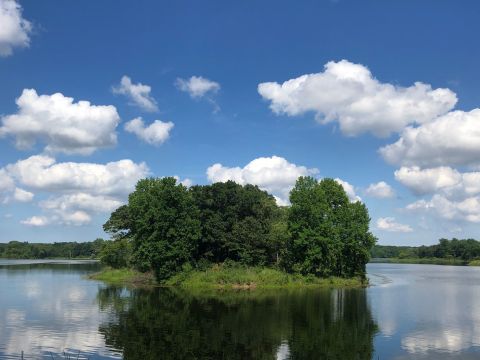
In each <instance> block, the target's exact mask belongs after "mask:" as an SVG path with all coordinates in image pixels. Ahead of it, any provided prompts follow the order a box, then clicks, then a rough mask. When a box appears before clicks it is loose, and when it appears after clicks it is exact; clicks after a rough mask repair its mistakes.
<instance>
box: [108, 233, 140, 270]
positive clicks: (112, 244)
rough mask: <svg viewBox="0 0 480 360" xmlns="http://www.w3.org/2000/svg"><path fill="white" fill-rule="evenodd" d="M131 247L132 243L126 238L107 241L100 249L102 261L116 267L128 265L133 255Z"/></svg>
mask: <svg viewBox="0 0 480 360" xmlns="http://www.w3.org/2000/svg"><path fill="white" fill-rule="evenodd" d="M131 247H132V246H131V244H130V243H129V242H128V240H127V239H125V238H123V239H117V240H114V241H106V242H105V244H104V246H103V248H102V250H101V251H100V261H101V262H102V264H104V265H107V266H110V267H112V268H114V269H120V268H124V267H127V266H129V265H130V258H131V256H132V255H131V254H132V249H131Z"/></svg>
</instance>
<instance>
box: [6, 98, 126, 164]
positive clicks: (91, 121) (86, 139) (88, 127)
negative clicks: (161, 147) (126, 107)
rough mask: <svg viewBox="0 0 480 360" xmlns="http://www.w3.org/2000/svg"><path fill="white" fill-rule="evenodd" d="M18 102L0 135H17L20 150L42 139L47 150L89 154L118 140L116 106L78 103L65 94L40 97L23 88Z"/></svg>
mask: <svg viewBox="0 0 480 360" xmlns="http://www.w3.org/2000/svg"><path fill="white" fill-rule="evenodd" d="M16 103H17V105H18V108H19V110H18V112H17V113H16V114H12V115H7V116H4V117H2V118H1V120H2V123H3V126H2V127H0V137H1V136H5V135H11V136H14V137H15V140H16V146H17V148H19V149H27V148H30V147H31V146H33V145H34V144H35V143H36V142H37V141H40V142H43V143H45V144H46V147H45V150H46V151H47V152H63V153H67V154H82V155H89V154H91V153H93V152H94V151H95V150H97V149H99V148H104V147H110V146H113V145H115V144H116V143H117V135H116V133H115V128H116V127H117V124H118V122H119V120H120V118H119V116H118V113H117V110H116V109H115V107H114V106H111V105H109V106H97V105H91V104H90V102H88V101H79V102H77V103H74V102H73V98H69V97H65V96H64V95H63V94H61V93H56V94H53V95H40V96H39V95H37V92H36V91H35V90H33V89H29V90H28V89H25V90H23V92H22V95H21V96H20V97H19V98H18V99H17V100H16Z"/></svg>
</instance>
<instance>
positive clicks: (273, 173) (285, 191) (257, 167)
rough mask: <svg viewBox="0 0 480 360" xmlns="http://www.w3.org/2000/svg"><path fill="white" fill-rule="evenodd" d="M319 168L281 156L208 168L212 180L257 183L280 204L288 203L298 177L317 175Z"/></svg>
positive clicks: (209, 177)
mask: <svg viewBox="0 0 480 360" xmlns="http://www.w3.org/2000/svg"><path fill="white" fill-rule="evenodd" d="M317 173H318V170H317V169H315V168H311V169H309V168H307V167H305V166H299V165H295V164H293V163H290V162H288V161H287V160H286V159H284V158H282V157H279V156H272V157H260V158H257V159H255V160H252V161H251V162H249V163H248V164H247V165H246V166H245V167H243V168H241V167H226V166H223V165H222V164H218V163H217V164H214V165H212V166H210V167H209V168H208V169H207V177H208V180H209V181H211V182H225V181H228V180H232V181H235V182H236V183H238V184H241V185H244V184H253V185H257V186H258V187H259V188H261V189H262V190H266V191H268V192H269V193H271V194H272V195H274V196H275V198H276V200H277V203H278V204H279V205H287V204H288V197H289V193H290V190H291V189H292V188H293V186H294V185H295V182H296V181H297V179H298V177H300V176H308V175H315V174H317Z"/></svg>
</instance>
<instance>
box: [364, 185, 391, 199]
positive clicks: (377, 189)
mask: <svg viewBox="0 0 480 360" xmlns="http://www.w3.org/2000/svg"><path fill="white" fill-rule="evenodd" d="M365 194H366V195H367V196H371V197H375V198H380V199H386V198H391V197H394V196H395V192H394V191H393V189H392V187H391V186H390V185H388V184H387V183H386V182H385V181H379V182H378V183H375V184H370V186H369V187H368V188H367V189H366V190H365Z"/></svg>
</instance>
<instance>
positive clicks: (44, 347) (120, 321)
mask: <svg viewBox="0 0 480 360" xmlns="http://www.w3.org/2000/svg"><path fill="white" fill-rule="evenodd" d="M96 270H98V264H96V263H85V262H72V263H58V262H54V263H48V264H45V263H33V262H29V261H23V262H18V261H2V260H0V359H19V358H20V357H19V356H20V354H21V351H22V350H23V351H25V358H26V359H51V355H50V352H52V353H53V354H54V356H55V354H56V355H57V356H56V358H57V359H60V358H61V357H60V356H59V355H60V354H61V353H62V352H63V351H66V352H67V353H68V354H70V355H74V356H72V357H73V359H75V358H76V356H77V354H78V353H79V352H80V357H79V359H86V358H87V357H90V359H92V360H93V359H120V358H124V359H131V360H136V359H142V360H143V359H452V358H453V359H480V269H479V268H468V267H450V266H434V265H395V264H371V265H369V266H368V272H369V276H370V278H371V282H372V283H373V284H374V286H371V287H370V288H368V289H357V290H322V291H319V290H316V291H275V292H271V291H270V292H258V291H255V292H244V291H241V292H237V293H231V292H227V293H223V294H220V295H219V294H215V296H214V295H213V294H205V293H202V294H192V293H185V292H182V291H178V290H177V291H172V290H168V289H154V290H145V289H130V290H128V289H125V288H122V287H110V286H105V285H103V284H101V283H99V282H96V281H91V280H86V279H84V278H83V276H84V275H86V274H88V273H89V272H92V271H96Z"/></svg>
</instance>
